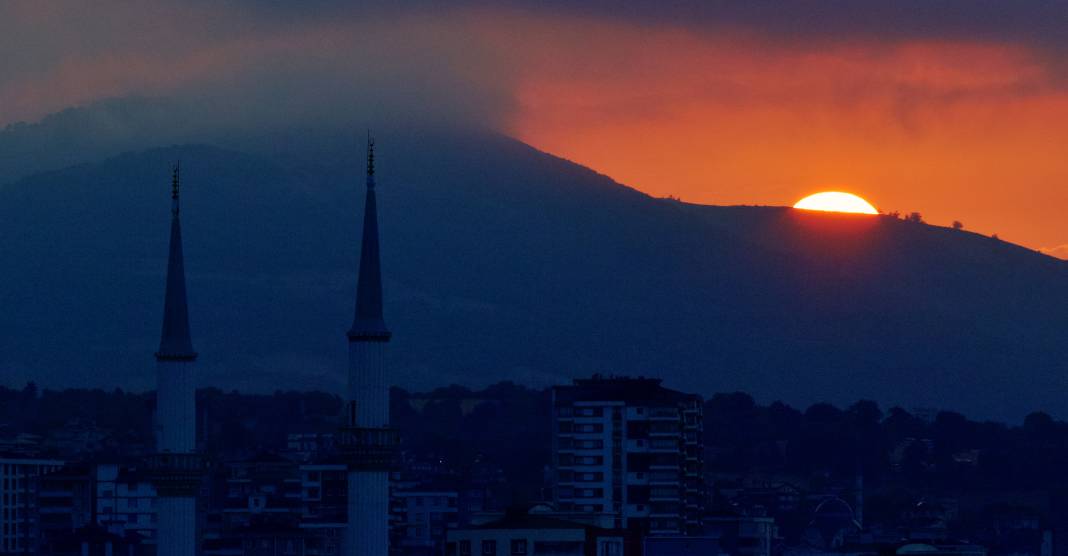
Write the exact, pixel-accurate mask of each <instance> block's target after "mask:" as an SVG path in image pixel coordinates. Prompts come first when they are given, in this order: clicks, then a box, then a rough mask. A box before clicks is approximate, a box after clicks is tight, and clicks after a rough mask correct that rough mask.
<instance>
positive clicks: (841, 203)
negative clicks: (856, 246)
mask: <svg viewBox="0 0 1068 556" xmlns="http://www.w3.org/2000/svg"><path fill="white" fill-rule="evenodd" d="M794 208H795V209H804V210H820V211H824V212H852V213H856V214H879V211H878V210H875V207H874V206H872V204H871V203H869V202H868V201H865V200H864V199H863V198H862V197H859V196H857V195H854V194H852V193H845V192H842V191H824V192H822V193H814V194H812V195H809V196H808V197H805V198H804V199H801V200H800V201H798V202H797V203H795V204H794Z"/></svg>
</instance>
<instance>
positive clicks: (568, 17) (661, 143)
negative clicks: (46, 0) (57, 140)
mask: <svg viewBox="0 0 1068 556" xmlns="http://www.w3.org/2000/svg"><path fill="white" fill-rule="evenodd" d="M613 5H614V4H613ZM627 5H628V6H629V7H630V8H633V9H635V10H636V11H635V12H633V13H630V14H629V15H627V14H625V13H622V12H625V11H626V10H624V9H618V10H617V9H614V8H612V9H608V10H607V11H605V12H604V13H600V12H598V13H597V15H593V13H592V12H591V13H586V12H585V11H583V10H582V9H578V8H574V6H572V5H571V4H568V3H554V2H547V3H538V4H531V6H534V7H530V6H527V5H524V7H522V8H519V7H516V5H514V4H513V5H512V7H511V8H508V9H503V8H487V7H486V6H485V5H484V4H480V3H470V4H465V3H463V2H459V3H457V4H455V5H452V4H450V5H448V6H445V5H440V6H439V5H423V8H422V9H411V10H408V9H402V8H397V7H394V5H393V4H392V3H380V4H376V3H374V2H372V3H370V6H371V7H354V6H353V5H352V4H351V3H341V2H339V3H337V4H336V6H335V5H334V4H331V3H329V2H327V3H324V4H321V5H318V8H319V10H315V9H312V8H307V7H303V6H300V5H297V4H292V5H290V4H287V3H279V4H278V5H274V4H271V5H270V6H266V7H265V5H261V4H258V3H248V4H245V3H228V4H227V5H225V6H220V5H217V4H215V3H186V2H178V1H177V0H175V1H163V0H161V1H160V2H159V3H152V4H151V5H140V4H137V5H134V4H130V3H128V2H123V1H121V0H101V1H100V2H95V3H93V4H92V6H88V7H87V6H84V5H82V4H79V3H73V2H69V3H67V4H65V5H64V7H63V8H62V9H59V8H49V7H48V6H45V5H43V4H41V3H39V2H32V1H31V0H14V1H12V2H8V3H4V4H0V44H6V45H8V48H7V49H5V52H6V53H8V54H9V56H6V57H4V58H0V125H3V124H6V123H10V122H13V121H18V120H20V119H22V120H29V121H33V120H35V119H38V118H40V117H42V116H43V115H45V114H48V113H50V112H54V111H57V110H61V109H63V108H66V107H69V106H72V105H79V104H87V103H91V102H93V101H96V100H99V99H103V98H108V97H116V96H124V95H148V96H164V97H166V96H176V97H183V96H185V97H192V98H195V99H198V102H199V104H198V106H204V107H213V109H214V112H212V111H210V110H206V111H205V113H204V116H203V117H204V119H206V120H210V121H216V120H227V121H229V120H231V119H232V120H234V121H236V120H237V119H238V117H237V116H234V114H240V115H241V116H242V117H244V118H245V119H246V120H249V121H254V122H262V121H264V120H268V119H278V118H289V119H291V120H295V121H299V122H302V123H307V122H309V121H314V119H315V118H325V119H328V121H331V122H336V121H339V120H346V119H348V120H351V121H353V122H360V123H361V125H377V124H379V123H386V122H396V121H398V120H399V119H401V118H407V119H409V120H411V121H415V122H424V123H425V122H431V123H432V124H433V123H440V122H445V123H451V122H461V123H464V124H467V125H478V126H481V125H486V126H489V127H493V128H496V129H499V130H501V131H504V132H505V133H509V134H512V135H515V136H517V137H518V138H520V139H522V140H524V141H526V142H528V143H530V144H532V145H534V146H536V147H538V148H541V149H543V150H545V151H548V152H551V153H553V154H557V155H560V156H564V157H566V158H570V159H572V160H574V161H576V162H579V163H581V164H584V165H587V166H590V167H592V168H593V169H595V170H598V171H600V172H603V173H606V174H608V175H610V176H612V177H613V178H615V179H617V180H618V181H620V182H622V183H625V184H628V185H631V186H634V187H637V188H639V189H641V190H644V191H647V192H649V193H651V194H653V195H659V196H666V195H673V196H677V197H681V198H682V199H684V200H686V201H691V202H697V203H715V204H772V205H790V204H793V203H794V202H795V201H796V200H798V199H800V198H801V197H803V196H805V195H808V194H810V193H813V192H816V191H820V190H825V189H837V190H845V191H850V192H853V193H856V194H859V195H861V196H863V197H865V198H866V199H868V200H869V201H871V202H872V203H873V204H874V205H875V206H876V207H878V208H880V209H881V210H884V211H901V212H911V211H918V212H921V213H923V214H924V216H925V217H926V219H927V221H928V222H931V223H934V224H941V225H949V224H950V223H951V222H952V221H953V220H960V221H962V222H963V223H964V225H965V227H966V228H967V229H970V230H973V231H976V232H980V233H984V234H993V233H996V234H998V235H999V236H1000V237H1002V238H1003V239H1006V240H1009V241H1014V242H1018V243H1022V244H1024V245H1027V246H1029V247H1033V248H1046V249H1052V248H1056V247H1058V246H1064V247H1063V252H1062V254H1065V255H1068V218H1064V217H1063V215H1062V214H1061V213H1062V212H1063V211H1064V210H1065V209H1066V208H1068V188H1066V187H1065V185H1068V160H1066V158H1065V153H1068V148H1066V147H1068V79H1066V76H1065V74H1066V73H1068V72H1066V71H1065V70H1064V68H1063V67H1059V66H1057V65H1056V64H1061V66H1063V63H1062V62H1059V61H1057V60H1056V59H1057V58H1058V56H1057V55H1056V54H1055V53H1052V52H1055V48H1058V46H1057V45H1060V47H1062V48H1068V41H1061V42H1057V41H1058V40H1060V39H1057V38H1056V37H1060V36H1061V34H1060V28H1061V26H1060V24H1059V22H1058V20H1057V19H1056V17H1053V18H1050V17H1047V16H1048V15H1049V14H1053V15H1054V16H1056V15H1058V14H1061V12H1062V11H1063V10H1058V8H1057V7H1056V6H1052V7H1049V10H1052V11H1048V13H1047V12H1044V11H1042V10H1043V9H1045V8H1043V7H1042V6H1044V5H1039V4H1033V3H1032V4H1028V5H1026V6H1024V5H1014V4H1008V3H1005V4H1000V3H999V4H996V5H994V6H993V7H991V6H985V5H984V6H972V5H971V4H968V3H955V4H954V3H938V4H933V3H926V2H913V3H911V4H909V5H910V6H912V7H914V8H916V9H915V10H905V9H900V10H899V9H890V8H887V6H888V5H887V4H885V3H877V2H870V3H867V4H865V3H863V2H859V3H846V4H845V6H846V7H847V8H849V9H846V10H839V11H843V13H842V14H826V13H817V12H818V10H816V11H813V10H812V9H809V8H804V7H799V5H798V6H791V7H790V9H789V10H783V9H780V8H781V6H772V7H770V8H767V9H764V8H760V6H758V5H757V4H756V3H745V2H741V3H738V4H729V3H728V4H724V6H727V7H730V9H728V10H726V11H724V10H720V9H712V8H710V11H708V10H706V11H707V13H705V15H704V16H703V17H706V19H705V20H700V21H696V22H693V24H688V23H689V22H688V21H687V20H686V17H685V13H684V11H683V12H680V13H679V14H675V15H674V16H671V13H669V12H671V10H670V9H669V8H668V7H666V6H662V5H660V4H657V3H646V4H642V3H641V2H635V3H628V4H627ZM642 5H644V8H643V7H641V6H642ZM331 6H332V7H331ZM376 6H377V7H376ZM732 6H733V7H732ZM753 6H756V7H757V8H760V10H763V11H760V10H757V16H752V14H750V13H749V12H748V11H747V10H748V9H750V8H752V7H753ZM1014 6H1016V7H1014ZM973 8H974V9H973ZM979 8H982V9H979ZM983 9H985V10H986V12H983ZM1011 9H1019V10H1020V11H1019V13H1016V15H1015V16H1014V17H1013V18H1010V19H1008V20H1006V19H1005V18H1004V17H1003V16H1004V12H1005V11H1006V10H1009V11H1011ZM642 10H645V11H642ZM791 10H792V11H791ZM850 10H852V11H850ZM925 10H936V13H935V15H938V17H937V18H934V19H931V18H928V17H926V16H925V14H927V12H926V11H925ZM937 10H942V11H940V12H938V11H937ZM699 11H700V10H699ZM617 12H620V13H617ZM844 12H849V13H844ZM979 12H983V13H979ZM987 12H989V13H987ZM621 13H622V15H621ZM661 13H666V14H668V15H667V16H665V17H663V18H657V17H653V16H655V15H656V14H661ZM702 13H703V12H702ZM976 13H979V15H975V14H976ZM709 14H711V15H709ZM731 14H733V16H732V15H731ZM835 15H838V17H837V18H835V17H834V16H835ZM884 15H885V16H886V17H897V18H898V19H897V20H895V21H894V22H887V24H886V25H883V24H882V21H881V19H879V18H881V17H884ZM927 15H931V14H927ZM617 16H618V17H617ZM720 16H722V17H720ZM802 16H804V17H803V18H804V19H805V22H804V23H799V22H797V21H794V19H792V18H797V17H802ZM973 16H974V17H973ZM672 17H674V19H672ZM732 17H734V19H731V18H732ZM708 18H711V19H708ZM717 18H718V19H717ZM935 20H937V21H935ZM939 22H941V23H942V25H941V27H940V26H939ZM1012 22H1017V26H1016V27H1012V25H1011V24H1012ZM1043 23H1048V24H1047V25H1045V26H1044V27H1043V25H1042V24H1043ZM798 25H817V26H818V25H826V27H827V29H826V32H822V31H820V30H818V29H812V28H803V29H798V28H797V27H798ZM882 28H892V29H891V31H890V32H885V33H884V32H881V29H882ZM898 28H902V29H907V30H909V31H910V32H909V33H902V32H898V30H899V29H898ZM783 29H787V30H792V31H785V32H788V34H789V36H781V35H782V34H783V32H784V31H783ZM42 36H44V37H48V40H47V41H43V40H40V37H42ZM814 37H816V38H814ZM980 37H982V38H980ZM1050 37H1053V38H1052V39H1051V38H1050ZM1051 41H1052V42H1053V43H1056V44H1055V45H1054V46H1053V47H1051V46H1050V45H1051ZM1062 43H1064V44H1062ZM1051 48H1053V49H1054V50H1051Z"/></svg>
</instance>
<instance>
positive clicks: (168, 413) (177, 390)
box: [148, 165, 204, 556]
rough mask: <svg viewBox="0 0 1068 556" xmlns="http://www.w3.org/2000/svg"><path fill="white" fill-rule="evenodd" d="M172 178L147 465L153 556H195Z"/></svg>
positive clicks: (192, 389)
mask: <svg viewBox="0 0 1068 556" xmlns="http://www.w3.org/2000/svg"><path fill="white" fill-rule="evenodd" d="M178 172H179V169H178V165H175V166H174V174H173V177H172V180H171V242H170V254H169V256H168V259H167V292H166V294H165V297H164V301H163V333H162V335H161V337H160V341H159V351H157V352H156V453H155V454H154V455H153V456H151V457H150V458H149V462H148V467H149V470H150V472H151V475H152V480H153V483H154V484H155V486H156V493H157V512H158V516H159V525H158V528H157V536H156V547H157V554H158V555H159V556H195V555H196V553H197V548H196V547H197V542H196V495H197V491H198V489H199V485H200V477H201V472H202V470H203V467H204V465H203V462H202V460H201V459H200V457H199V456H198V455H197V454H196V453H195V451H196V377H195V373H194V371H195V367H194V361H195V360H196V358H197V353H196V352H195V351H193V341H192V339H191V337H190V334H189V309H188V306H187V304H186V295H185V266H184V262H183V258H182V224H181V221H180V219H179V205H178V187H179V173H178Z"/></svg>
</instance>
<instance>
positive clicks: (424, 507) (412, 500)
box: [390, 486, 459, 556]
mask: <svg viewBox="0 0 1068 556" xmlns="http://www.w3.org/2000/svg"><path fill="white" fill-rule="evenodd" d="M390 500H391V503H390V508H391V512H390V513H391V514H392V516H391V517H392V519H391V520H390V522H391V523H390V524H391V530H392V532H393V534H392V535H391V539H390V546H391V550H392V553H393V554H401V555H403V556H438V555H439V554H441V553H442V551H443V550H444V547H445V532H446V531H447V530H449V529H456V528H457V527H458V526H459V519H458V516H459V504H458V502H459V492H457V490H456V489H447V488H433V487H429V486H428V487H423V488H414V489H411V490H401V489H396V488H394V489H393V491H392V493H391V495H390Z"/></svg>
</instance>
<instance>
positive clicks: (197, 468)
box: [146, 452, 208, 496]
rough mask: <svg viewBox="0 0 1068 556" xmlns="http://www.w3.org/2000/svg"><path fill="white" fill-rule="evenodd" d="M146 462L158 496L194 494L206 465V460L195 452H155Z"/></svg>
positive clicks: (205, 470) (198, 487) (204, 472)
mask: <svg viewBox="0 0 1068 556" xmlns="http://www.w3.org/2000/svg"><path fill="white" fill-rule="evenodd" d="M146 463H147V467H148V476H149V479H150V480H151V481H152V484H153V485H155V487H156V492H157V493H158V494H159V496H196V494H197V491H199V490H200V483H201V479H202V478H203V476H204V475H205V474H206V473H207V467H208V463H207V460H206V459H205V458H204V457H203V456H202V455H200V454H195V453H172V452H161V453H156V454H152V455H150V456H148V458H147V460H146Z"/></svg>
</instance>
